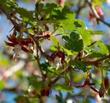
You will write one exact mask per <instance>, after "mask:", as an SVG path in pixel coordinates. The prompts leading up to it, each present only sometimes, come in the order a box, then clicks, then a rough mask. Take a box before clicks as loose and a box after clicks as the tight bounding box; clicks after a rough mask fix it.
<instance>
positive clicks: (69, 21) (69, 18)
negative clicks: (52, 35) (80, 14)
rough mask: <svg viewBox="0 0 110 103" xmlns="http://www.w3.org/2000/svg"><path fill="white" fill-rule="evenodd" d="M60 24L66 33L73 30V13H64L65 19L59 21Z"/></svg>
mask: <svg viewBox="0 0 110 103" xmlns="http://www.w3.org/2000/svg"><path fill="white" fill-rule="evenodd" d="M59 23H60V26H61V27H62V28H63V29H64V31H65V32H66V33H68V32H71V31H73V30H74V15H73V13H68V14H66V19H64V20H60V21H59Z"/></svg>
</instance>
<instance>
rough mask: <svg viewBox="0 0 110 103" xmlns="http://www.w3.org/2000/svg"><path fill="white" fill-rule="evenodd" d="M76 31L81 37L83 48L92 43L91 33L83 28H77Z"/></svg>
mask: <svg viewBox="0 0 110 103" xmlns="http://www.w3.org/2000/svg"><path fill="white" fill-rule="evenodd" d="M77 31H78V32H79V33H80V35H81V36H82V39H83V43H84V47H86V46H88V45H90V44H91V43H92V33H91V32H90V31H89V30H86V29H85V28H84V29H83V28H78V29H77Z"/></svg>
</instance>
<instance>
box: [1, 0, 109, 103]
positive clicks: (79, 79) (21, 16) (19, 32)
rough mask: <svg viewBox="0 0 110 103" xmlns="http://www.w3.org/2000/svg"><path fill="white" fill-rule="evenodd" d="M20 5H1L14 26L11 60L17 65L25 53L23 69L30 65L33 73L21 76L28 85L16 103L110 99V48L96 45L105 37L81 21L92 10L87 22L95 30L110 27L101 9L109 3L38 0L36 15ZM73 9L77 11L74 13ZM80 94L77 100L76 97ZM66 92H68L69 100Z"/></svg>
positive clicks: (6, 0) (4, 0)
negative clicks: (49, 100) (86, 9)
mask: <svg viewBox="0 0 110 103" xmlns="http://www.w3.org/2000/svg"><path fill="white" fill-rule="evenodd" d="M17 2H18V1H16V0H0V12H1V15H2V14H5V16H6V17H7V19H8V20H9V21H10V22H11V23H12V25H13V28H12V30H11V34H9V35H8V36H7V40H6V41H5V43H6V45H7V46H9V47H10V48H12V49H13V50H14V53H13V54H12V58H11V60H13V58H14V59H16V60H17V61H19V60H20V59H22V58H20V55H21V53H23V54H25V55H26V56H27V57H26V58H25V59H23V61H24V62H25V66H24V67H23V68H27V66H28V65H29V63H31V64H32V66H29V67H28V68H30V69H32V68H34V70H30V71H31V73H30V72H29V71H28V72H29V75H28V76H23V75H22V78H25V80H26V81H27V85H26V88H25V89H23V88H21V93H18V97H17V98H16V101H17V103H34V102H35V103H37V102H38V103H46V101H47V100H48V97H49V96H51V95H52V92H57V93H56V95H55V98H56V100H57V102H58V103H65V102H66V101H67V100H68V99H69V98H70V97H72V99H73V101H77V102H81V103H84V101H85V103H89V99H91V98H94V99H97V96H98V97H100V98H104V97H105V96H106V95H108V96H109V94H110V93H109V91H110V90H109V77H108V75H107V73H108V71H109V66H110V65H109V61H110V45H108V44H105V43H104V42H103V41H102V40H101V39H99V40H95V39H94V36H95V35H102V34H104V32H102V31H98V30H93V29H89V28H87V27H86V24H85V22H84V21H83V20H80V19H78V17H79V16H80V15H81V13H80V12H81V11H82V10H83V8H86V7H89V11H88V16H87V18H88V20H89V21H90V22H93V25H99V24H100V23H101V22H102V23H103V24H104V25H107V26H108V27H110V24H109V23H107V22H106V21H105V18H104V13H103V10H102V8H101V6H102V3H104V2H106V1H104V0H103V1H100V0H82V1H80V0H79V2H76V1H75V0H73V1H70V0H53V1H50V0H36V1H35V2H34V6H35V9H34V10H32V11H29V10H27V9H25V8H22V7H20V6H19V5H18V3H17ZM75 6H78V7H77V10H76V9H75V10H72V7H75ZM18 55H19V56H18ZM22 78H21V79H22ZM21 84H23V82H22V83H21ZM77 88H79V89H80V92H79V94H75V93H74V90H75V89H77ZM62 92H66V94H67V96H66V98H64V97H63V94H62ZM83 92H84V94H83ZM88 92H89V93H88ZM86 96H87V97H86ZM83 97H84V99H83ZM77 98H79V100H77ZM36 101H37V102H36Z"/></svg>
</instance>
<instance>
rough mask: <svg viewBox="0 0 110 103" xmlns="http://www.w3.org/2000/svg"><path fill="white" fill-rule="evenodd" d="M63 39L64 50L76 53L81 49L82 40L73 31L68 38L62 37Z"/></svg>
mask: <svg viewBox="0 0 110 103" xmlns="http://www.w3.org/2000/svg"><path fill="white" fill-rule="evenodd" d="M63 39H64V40H65V48H67V49H69V50H72V51H76V52H78V51H81V50H82V49H83V40H82V39H81V35H80V34H79V33H78V32H76V31H73V32H71V34H70V36H63Z"/></svg>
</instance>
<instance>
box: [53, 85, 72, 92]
mask: <svg viewBox="0 0 110 103" xmlns="http://www.w3.org/2000/svg"><path fill="white" fill-rule="evenodd" d="M54 89H55V90H57V91H66V92H72V90H73V88H72V87H69V86H67V85H64V84H56V85H55V86H54Z"/></svg>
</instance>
